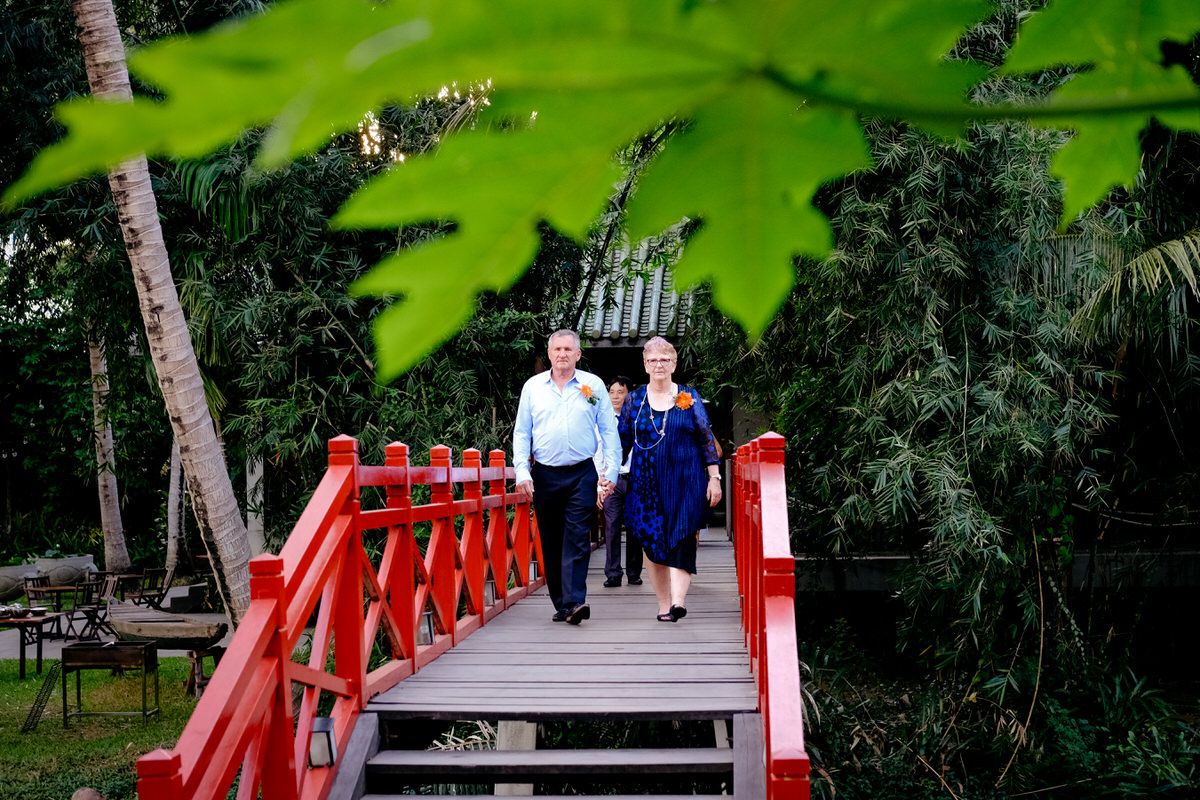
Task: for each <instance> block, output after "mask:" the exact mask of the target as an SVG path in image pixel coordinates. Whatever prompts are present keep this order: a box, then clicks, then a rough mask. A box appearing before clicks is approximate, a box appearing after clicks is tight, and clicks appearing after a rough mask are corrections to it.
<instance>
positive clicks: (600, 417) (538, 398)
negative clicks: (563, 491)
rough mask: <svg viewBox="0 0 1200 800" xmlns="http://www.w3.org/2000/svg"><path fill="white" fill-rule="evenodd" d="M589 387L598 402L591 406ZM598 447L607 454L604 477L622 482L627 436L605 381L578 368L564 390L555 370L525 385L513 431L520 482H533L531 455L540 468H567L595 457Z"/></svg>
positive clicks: (614, 481) (530, 380) (514, 461)
mask: <svg viewBox="0 0 1200 800" xmlns="http://www.w3.org/2000/svg"><path fill="white" fill-rule="evenodd" d="M585 385H587V386H589V387H591V389H592V399H594V400H595V401H596V402H595V403H589V402H588V398H587V397H585V396H584V394H583V392H582V387H583V386H585ZM597 446H599V447H602V448H603V449H604V458H605V465H606V466H605V470H604V472H605V474H604V477H605V478H607V479H608V480H610V481H612V482H613V483H616V481H617V470H618V469H620V466H621V437H620V436H619V435H618V434H617V418H616V415H615V414H613V407H612V400H610V399H609V398H608V390H607V389H605V388H604V382H603V381H602V380H600V379H599V378H598V377H596V376H595V375H593V374H592V373H590V372H584V371H583V370H579V369H577V370H575V374H574V375H573V376H572V377H571V379H570V380H569V381H567V383H566V385H565V386H564V387H563V388H562V391H559V388H558V387H557V386H555V385H554V381H553V380H552V379H551V377H550V371H549V370H547V371H546V372H542V373H540V374H538V375H534V376H533V377H532V378H530V379H529V380H527V381H526V382H525V386H524V387H522V389H521V401H520V404H519V405H518V406H517V422H516V425H515V426H514V428H513V466H514V467H516V470H517V483H521V482H523V481H527V480H530V475H529V457H530V455H531V454H532V455H533V458H534V459H535V460H536V461H537V463H539V464H546V465H548V466H551V467H565V466H569V465H571V464H578V463H579V462H580V461H583V460H585V459H589V458H591V457H592V456H594V455H595V454H596V448H597ZM608 465H611V466H608Z"/></svg>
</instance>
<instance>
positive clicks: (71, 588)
mask: <svg viewBox="0 0 1200 800" xmlns="http://www.w3.org/2000/svg"><path fill="white" fill-rule="evenodd" d="M37 591H39V592H45V593H46V594H48V595H50V596H51V597H52V598H54V610H55V611H62V607H63V597H64V596H65V595H68V594H73V593H74V592H75V585H74V584H69V585H67V586H39V587H38V588H37Z"/></svg>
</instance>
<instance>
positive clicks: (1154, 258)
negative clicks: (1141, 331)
mask: <svg viewBox="0 0 1200 800" xmlns="http://www.w3.org/2000/svg"><path fill="white" fill-rule="evenodd" d="M1198 268H1200V231H1193V232H1191V233H1189V234H1187V235H1186V236H1183V237H1181V238H1179V239H1173V240H1171V241H1169V242H1164V243H1163V244H1160V245H1158V246H1156V247H1152V248H1150V249H1149V250H1147V251H1145V252H1144V253H1142V254H1140V255H1139V256H1137V257H1136V258H1133V259H1130V260H1129V261H1128V262H1126V263H1125V264H1124V265H1123V266H1120V267H1118V268H1117V269H1115V270H1113V272H1112V274H1111V275H1110V276H1109V278H1108V279H1107V280H1106V281H1104V283H1102V284H1101V285H1100V287H1099V288H1098V289H1097V290H1096V292H1095V293H1093V294H1092V295H1091V296H1090V297H1088V299H1087V300H1086V301H1085V302H1084V304H1083V305H1082V307H1080V309H1079V311H1078V312H1077V313H1076V314H1075V318H1074V320H1073V324H1074V325H1075V326H1076V327H1077V328H1078V329H1079V330H1080V331H1082V332H1083V333H1084V334H1086V335H1088V336H1093V337H1094V336H1098V335H1100V334H1101V333H1102V332H1105V331H1107V332H1109V333H1110V334H1112V335H1118V334H1124V335H1131V334H1134V335H1136V333H1137V330H1136V328H1137V327H1138V322H1137V320H1139V319H1141V318H1144V317H1145V316H1148V315H1155V316H1157V315H1158V314H1160V313H1162V311H1163V310H1164V309H1162V308H1159V307H1156V306H1160V305H1161V304H1162V302H1163V300H1164V298H1163V296H1162V291H1161V290H1163V289H1164V288H1167V287H1169V288H1170V289H1172V290H1174V289H1176V288H1177V287H1178V285H1179V284H1186V285H1187V286H1188V287H1189V288H1190V289H1191V290H1192V291H1193V292H1195V291H1197V288H1196V272H1197V269H1198ZM1170 294H1173V292H1170V293H1168V298H1166V300H1167V302H1170V298H1169V295H1170ZM1152 304H1153V305H1152Z"/></svg>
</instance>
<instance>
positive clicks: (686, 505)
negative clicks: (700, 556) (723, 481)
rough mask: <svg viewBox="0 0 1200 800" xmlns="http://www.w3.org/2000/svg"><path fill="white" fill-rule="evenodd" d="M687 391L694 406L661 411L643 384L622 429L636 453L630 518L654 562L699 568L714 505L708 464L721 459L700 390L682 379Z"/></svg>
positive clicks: (627, 406)
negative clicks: (702, 535)
mask: <svg viewBox="0 0 1200 800" xmlns="http://www.w3.org/2000/svg"><path fill="white" fill-rule="evenodd" d="M684 392H686V393H687V394H689V395H691V398H692V404H691V407H690V408H687V409H682V408H679V407H678V406H675V407H672V408H670V409H668V410H667V411H655V410H654V409H652V408H651V407H650V403H649V401H648V400H647V398H646V387H645V386H639V387H638V388H637V389H634V390H633V392H631V393H630V395H629V397H627V398H626V399H625V403H624V405H623V406H622V407H621V420H620V422H619V424H618V429H619V430H620V433H621V446H622V448H623V449H624V451H625V453H626V454H628V453H630V452H631V451H632V453H633V460H632V462H631V463H630V467H629V493H628V494H627V495H626V497H625V523H626V524H627V525H628V526H629V530H630V532H631V533H632V534H633V537H634V538H635V539H636V540H637V541H638V542H640V543H641V545H642V548H643V549H644V550H645V551H646V554H647V555H648V556H649V557H650V559H651V560H652V561H654V563H656V564H665V565H667V566H671V567H678V568H680V569H685V570H687V571H688V572H690V573H692V574H695V572H696V539H695V534H696V532H697V531H698V530H700V529H701V528H703V527H704V524H705V518H706V510H707V508H708V502H707V500H706V498H705V495H706V493H707V490H708V473H707V470H706V469H705V467H706V466H707V465H708V464H716V463H719V460H720V459H719V457H718V456H717V442H716V439H714V438H713V433H712V427H711V426H710V425H709V423H708V415H707V414H706V413H705V411H704V404H703V403H702V402H701V400H700V395H699V394H698V393H697V392H696V390H695V389H692V388H691V387H688V386H683V385H679V394H680V395H682V394H683V393H684ZM677 397H678V395H677Z"/></svg>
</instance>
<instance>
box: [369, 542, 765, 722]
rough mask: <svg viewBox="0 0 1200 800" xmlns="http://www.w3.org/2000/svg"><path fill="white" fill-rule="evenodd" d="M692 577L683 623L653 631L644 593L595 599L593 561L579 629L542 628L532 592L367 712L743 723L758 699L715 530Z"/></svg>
mask: <svg viewBox="0 0 1200 800" xmlns="http://www.w3.org/2000/svg"><path fill="white" fill-rule="evenodd" d="M697 572H698V574H697V575H696V576H695V578H694V580H693V582H692V587H691V590H690V591H689V593H688V600H687V608H688V615H687V617H685V618H684V619H682V620H680V621H679V622H678V623H674V624H672V623H669V622H659V621H658V620H657V619H655V614H656V613H657V610H658V608H657V605H656V603H655V600H654V591H653V589H651V587H650V581H649V580H648V579H646V582H645V583H644V584H643V585H641V586H629V585H628V584H627V583H623V584H622V585H621V586H620V587H619V588H614V589H606V588H604V587H603V585H602V584H603V582H604V552H603V550H598V551H594V552H593V553H592V560H591V569H590V572H589V575H588V604H589V605H590V606H591V609H592V618H591V619H590V620H588V621H586V622H584V623H583V624H582V625H579V626H574V625H567V624H565V623H561V622H551V621H550V616H551V614H552V613H553V611H554V609H553V607H552V606H551V605H550V600H549V598H548V597H547V596H546V592H545V590H544V589H542V590H540V591H539V592H537V593H536V594H534V595H532V596H530V597H528V598H526V599H524V600H522V601H520V602H519V603H517V604H516V605H515V606H513V607H512V608H510V609H508V610H507V611H505V612H504V613H503V614H500V615H499V616H498V617H496V618H495V619H493V620H492V621H491V622H489V623H488V624H487V625H485V626H484V627H483V628H482V629H480V630H478V631H476V632H475V633H473V634H471V635H470V636H468V637H467V638H466V639H465V640H464V641H462V642H461V643H459V644H458V645H457V646H455V647H454V648H452V649H451V650H449V651H448V652H446V653H444V654H442V655H441V656H440V657H438V658H437V659H436V660H434V661H433V662H432V663H430V664H428V665H427V666H425V667H424V668H423V669H421V670H420V671H419V672H418V673H417V674H415V675H413V676H411V677H409V678H407V679H405V680H403V681H401V682H400V683H399V684H398V685H396V686H395V687H393V688H392V689H390V690H388V691H386V692H383V693H382V694H379V695H377V696H376V697H374V698H373V699H372V700H371V701H370V704H369V706H368V708H367V711H368V712H373V713H378V714H379V715H380V716H381V717H384V718H393V719H395V718H406V717H425V718H431V719H462V718H464V717H467V718H472V719H522V720H536V719H556V718H557V719H565V718H570V719H586V718H593V719H603V718H609V717H614V718H615V717H619V718H622V719H721V718H729V717H731V716H732V715H735V714H739V713H744V712H754V711H756V710H757V706H758V701H757V692H756V690H755V685H754V678H753V676H752V675H751V672H750V663H749V656H748V655H747V652H746V647H745V643H744V642H745V640H744V637H743V634H742V630H741V626H740V624H739V606H738V595H737V579H736V576H735V571H734V556H733V546H732V544H731V543H730V542H729V540H728V538H727V536H726V533H725V530H724V529H721V528H714V529H711V530H709V531H707V532H705V533H704V534H703V535H702V536H701V541H700V546H699V548H698V553H697ZM642 577H643V578H644V579H645V578H646V575H645V573H643V576H642Z"/></svg>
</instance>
